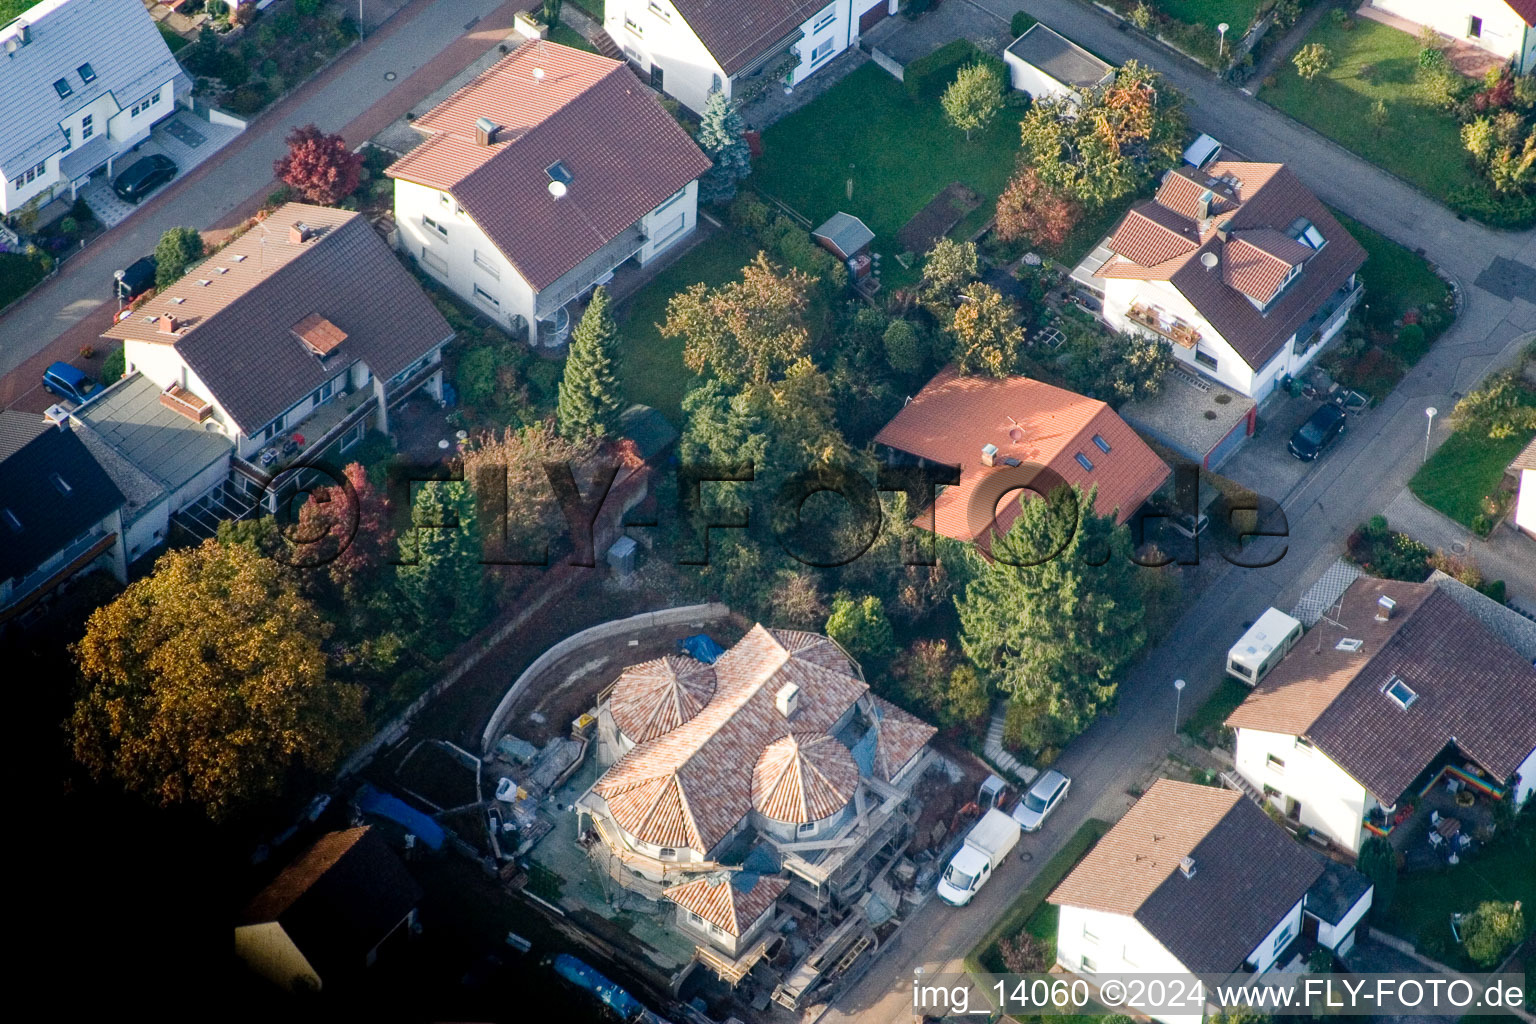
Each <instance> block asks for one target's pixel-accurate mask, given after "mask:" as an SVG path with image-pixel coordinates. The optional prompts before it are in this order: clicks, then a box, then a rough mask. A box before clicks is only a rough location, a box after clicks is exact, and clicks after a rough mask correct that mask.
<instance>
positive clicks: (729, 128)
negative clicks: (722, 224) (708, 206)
mask: <svg viewBox="0 0 1536 1024" xmlns="http://www.w3.org/2000/svg"><path fill="white" fill-rule="evenodd" d="M746 130H747V126H746V122H744V121H742V119H741V112H740V111H738V110H737V109H736V104H734V103H732V102H731V101H730V100H728V99H726V98H725V94H724V93H723V92H721V91H720V90H718V89H716V90H715V91H714V92H711V93H710V94H709V100H708V102H706V103H705V104H704V116H703V117H702V118H700V120H699V132H698V135H696V136H695V139H696V140H697V142H698V144H699V148H700V149H702V150H703V151H704V152H705V154H707V155H708V156H709V158H710V159H711V160H713V161H714V162H715V166H714V167H712V168H710V169H709V170H707V171H705V172H704V176H703V177H701V178H700V179H699V199H700V200H701V201H703V202H706V203H717V202H725V201H727V200H730V199H733V198H735V196H736V185H737V183H738V182H740V181H741V180H742V179H743V178H745V177H746V176H747V175H749V174H751V173H752V153H751V151H750V150H748V149H747V142H746V139H744V138H743V137H742V135H743V133H744V132H745V131H746Z"/></svg>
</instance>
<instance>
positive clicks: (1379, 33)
mask: <svg viewBox="0 0 1536 1024" xmlns="http://www.w3.org/2000/svg"><path fill="white" fill-rule="evenodd" d="M1306 43H1322V44H1323V45H1324V46H1326V47H1328V49H1329V51H1330V52H1331V53H1332V54H1333V66H1332V67H1331V68H1329V69H1328V70H1327V71H1325V72H1323V73H1322V74H1321V75H1319V76H1318V77H1317V78H1315V79H1313V80H1312V81H1311V82H1307V81H1303V80H1302V78H1301V76H1300V75H1298V74H1297V73H1296V68H1295V65H1293V64H1292V63H1291V62H1290V61H1286V62H1285V63H1284V64H1283V65H1282V66H1281V69H1280V72H1279V74H1278V75H1277V76H1276V77H1277V79H1278V81H1277V82H1276V83H1275V85H1274V87H1273V88H1269V89H1265V90H1264V91H1263V93H1262V94H1261V98H1262V99H1264V100H1265V101H1266V102H1268V103H1270V104H1272V105H1274V106H1275V107H1278V108H1279V109H1280V110H1282V111H1284V112H1285V113H1287V114H1289V115H1291V116H1292V117H1294V118H1296V120H1298V121H1301V122H1302V123H1303V124H1307V125H1310V126H1312V127H1313V128H1315V129H1317V130H1318V131H1320V132H1322V133H1323V134H1324V135H1326V136H1328V137H1329V138H1330V139H1333V140H1334V141H1335V142H1337V143H1339V144H1340V145H1342V146H1344V147H1345V148H1347V149H1351V150H1353V151H1354V152H1356V153H1358V154H1360V155H1361V156H1363V157H1365V159H1367V160H1369V161H1371V162H1372V163H1374V164H1379V165H1380V166H1382V167H1384V168H1386V169H1387V170H1389V171H1391V172H1393V173H1394V174H1397V175H1400V176H1402V177H1404V178H1406V179H1408V180H1409V181H1411V182H1413V183H1414V184H1415V185H1418V186H1419V187H1421V188H1423V189H1425V190H1426V191H1428V192H1430V193H1431V194H1433V195H1436V196H1439V197H1442V198H1444V197H1445V196H1446V195H1447V193H1449V192H1450V190H1451V189H1453V188H1457V187H1459V186H1475V185H1477V184H1478V183H1479V179H1478V177H1477V176H1476V175H1475V174H1474V173H1473V172H1472V169H1471V168H1470V167H1468V166H1467V162H1466V160H1464V159H1463V151H1462V147H1461V129H1460V126H1459V125H1458V124H1457V122H1456V119H1455V117H1454V116H1452V115H1451V114H1450V113H1449V112H1447V111H1443V110H1437V109H1435V108H1434V107H1431V106H1429V105H1428V104H1427V103H1425V102H1424V101H1423V100H1422V99H1421V98H1420V97H1419V95H1418V91H1417V89H1416V87H1415V84H1414V71H1415V69H1416V68H1417V67H1418V53H1419V44H1418V40H1417V39H1415V38H1414V37H1413V36H1411V35H1409V34H1408V33H1406V32H1399V31H1398V30H1397V29H1394V28H1388V27H1387V26H1386V25H1382V24H1379V23H1377V22H1374V21H1369V20H1366V19H1364V18H1357V19H1355V25H1354V28H1353V29H1350V30H1348V31H1345V30H1343V29H1340V28H1339V27H1338V26H1337V25H1335V24H1334V23H1333V21H1332V20H1331V19H1329V18H1324V19H1323V20H1322V21H1320V22H1318V25H1317V27H1316V28H1315V29H1313V30H1312V32H1311V33H1310V34H1309V35H1308V36H1307V38H1306ZM1367 66H1370V67H1372V68H1373V69H1374V70H1373V71H1372V72H1371V74H1370V80H1369V81H1368V80H1367V79H1366V78H1365V77H1362V75H1361V71H1362V69H1364V68H1366V67H1367ZM1377 100H1381V101H1383V102H1384V103H1385V104H1386V106H1387V110H1388V112H1389V114H1390V118H1389V120H1388V122H1387V125H1386V127H1384V128H1382V129H1380V130H1378V129H1377V128H1376V127H1375V126H1374V125H1373V124H1372V122H1371V116H1370V115H1371V108H1372V106H1373V105H1374V104H1375V103H1376V101H1377Z"/></svg>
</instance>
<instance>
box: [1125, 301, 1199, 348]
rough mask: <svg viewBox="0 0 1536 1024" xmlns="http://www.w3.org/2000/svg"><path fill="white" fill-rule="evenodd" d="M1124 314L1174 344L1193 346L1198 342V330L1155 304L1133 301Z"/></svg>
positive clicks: (1133, 321) (1185, 346)
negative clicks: (1146, 304) (1149, 304)
mask: <svg viewBox="0 0 1536 1024" xmlns="http://www.w3.org/2000/svg"><path fill="white" fill-rule="evenodd" d="M1125 315H1126V318H1127V319H1129V320H1130V321H1131V322H1132V323H1135V324H1138V325H1140V326H1142V327H1145V328H1147V329H1148V330H1149V331H1153V332H1155V333H1157V334H1160V335H1162V336H1163V337H1165V338H1167V339H1168V340H1169V341H1171V342H1173V343H1174V344H1175V345H1180V346H1183V347H1184V348H1194V347H1195V346H1196V345H1197V344H1199V342H1200V332H1199V331H1198V330H1196V329H1195V328H1193V327H1191V326H1190V325H1189V324H1187V323H1185V322H1184V321H1183V320H1180V319H1179V318H1178V317H1176V316H1169V315H1168V314H1167V313H1164V312H1163V311H1162V310H1160V309H1158V308H1157V307H1156V306H1144V305H1142V304H1140V303H1133V304H1132V306H1131V308H1130V309H1127V310H1126V311H1125Z"/></svg>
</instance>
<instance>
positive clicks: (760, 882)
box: [663, 875, 789, 938]
mask: <svg viewBox="0 0 1536 1024" xmlns="http://www.w3.org/2000/svg"><path fill="white" fill-rule="evenodd" d="M788 887H789V882H788V881H786V880H784V879H782V878H758V879H757V881H756V882H755V883H754V884H753V885H752V887H751V888H750V889H747V890H746V891H742V890H740V889H738V888H736V887H735V886H734V885H732V884H731V879H730V877H722V876H710V875H705V876H704V877H703V878H696V879H694V880H693V881H691V882H684V883H683V884H681V885H674V886H672V887H671V888H669V889H667V890H666V892H665V893H664V894H663V895H665V896H666V897H667V899H669V900H671V901H672V902H673V903H676V904H677V905H678V906H680V907H682V908H683V909H684V910H690V911H692V912H693V913H695V914H698V915H699V916H700V917H702V918H703V919H704V920H705V921H707V922H708V923H709V924H712V925H715V926H716V927H718V928H721V929H722V930H724V931H725V932H726V933H727V934H730V935H732V936H735V937H736V938H740V937H741V933H742V932H743V931H745V930H746V929H748V928H750V927H752V923H753V922H754V921H756V920H757V919H758V918H759V917H761V916H762V915H763V912H764V911H766V910H767V909H768V908H769V907H771V906H773V901H774V900H776V899H778V898H779V894H780V893H782V892H783V891H784V890H785V889H787V888H788Z"/></svg>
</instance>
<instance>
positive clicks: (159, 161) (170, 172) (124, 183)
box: [112, 153, 177, 203]
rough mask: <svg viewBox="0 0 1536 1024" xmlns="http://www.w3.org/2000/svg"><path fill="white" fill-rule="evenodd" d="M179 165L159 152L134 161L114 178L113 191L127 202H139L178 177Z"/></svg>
mask: <svg viewBox="0 0 1536 1024" xmlns="http://www.w3.org/2000/svg"><path fill="white" fill-rule="evenodd" d="M176 171H177V167H176V164H175V162H174V161H173V160H171V158H170V157H168V156H162V155H160V154H159V153H156V154H154V155H153V156H147V157H145V158H144V159H142V160H137V161H135V162H134V164H133V166H132V167H130V168H128V169H127V170H126V171H124V172H123V173H122V174H119V175H118V176H117V177H116V178H114V179H112V191H113V192H116V193H117V197H118V198H119V199H121V200H123V201H124V202H125V203H137V202H138V201H139V200H140V199H143V198H144V197H145V196H147V195H149V194H150V193H151V192H153V191H154V190H155V189H157V188H159V187H160V186H161V185H164V184H165V183H166V182H168V181H170V180H171V179H172V178H174V177H176Z"/></svg>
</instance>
